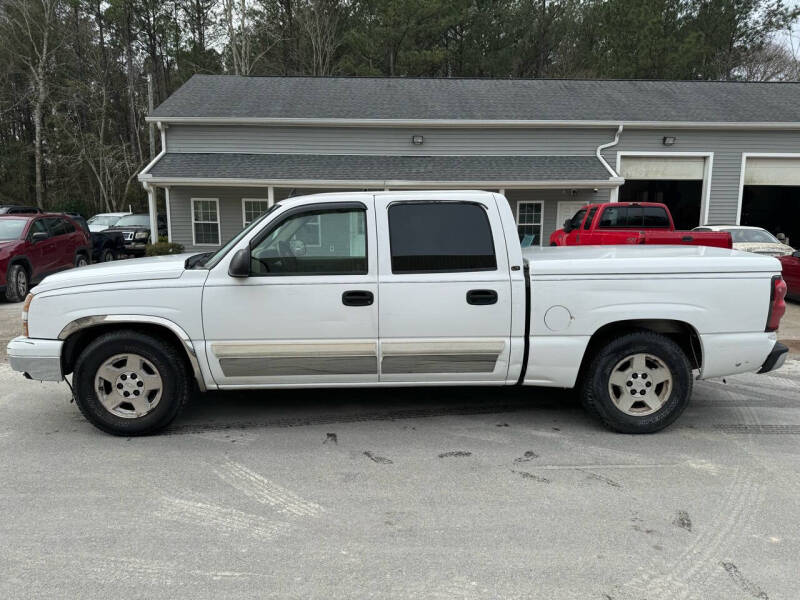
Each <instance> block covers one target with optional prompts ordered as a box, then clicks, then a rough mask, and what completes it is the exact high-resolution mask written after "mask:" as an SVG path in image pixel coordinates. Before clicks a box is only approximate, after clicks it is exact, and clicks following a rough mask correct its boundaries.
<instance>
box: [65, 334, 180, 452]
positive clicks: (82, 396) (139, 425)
mask: <svg viewBox="0 0 800 600" xmlns="http://www.w3.org/2000/svg"><path fill="white" fill-rule="evenodd" d="M126 353H133V354H136V355H139V356H141V357H143V358H144V359H146V360H147V361H149V362H150V363H151V364H152V366H153V367H155V369H156V370H157V373H158V375H159V376H160V377H161V380H162V382H163V389H162V391H161V397H160V400H159V401H158V404H157V405H156V406H155V407H154V408H153V409H152V411H151V412H148V413H147V414H145V415H144V416H141V417H132V418H124V417H120V416H117V415H115V414H113V413H112V412H110V411H109V410H107V409H106V408H105V407H104V406H103V404H102V403H101V402H100V399H99V397H98V394H99V391H98V390H97V389H95V377H96V375H97V372H98V369H99V368H100V367H101V366H102V365H103V364H104V363H105V362H106V361H107V360H109V359H110V358H111V357H113V356H115V355H118V354H126ZM73 386H74V390H75V392H74V393H75V403H76V404H77V405H78V408H79V409H80V411H81V413H83V416H84V417H86V418H87V419H88V420H89V421H90V422H91V423H92V424H93V425H94V426H95V427H97V428H98V429H101V430H102V431H105V432H106V433H110V434H112V435H122V436H137V435H148V434H152V433H156V432H158V431H160V430H161V429H164V428H165V427H166V426H167V425H169V424H170V423H171V422H172V421H173V420H174V419H175V417H177V416H178V414H179V413H180V411H181V409H182V408H183V407H184V406H185V404H186V402H187V401H188V399H189V394H190V391H191V390H192V389H193V386H192V382H191V380H190V378H189V373H188V371H187V368H186V362H185V361H184V359H183V356H182V355H181V354H180V351H179V350H178V349H176V348H175V347H174V346H173V345H172V344H170V343H168V342H166V341H164V340H161V339H159V338H156V337H153V336H150V335H146V334H142V333H139V332H137V331H133V330H119V331H113V332H111V333H106V334H103V335H101V336H100V337H98V338H97V339H95V340H94V341H92V342H91V343H90V344H89V345H88V346H86V348H85V349H84V350H83V352H81V354H80V356H79V357H78V360H77V361H76V363H75V370H74V374H73Z"/></svg>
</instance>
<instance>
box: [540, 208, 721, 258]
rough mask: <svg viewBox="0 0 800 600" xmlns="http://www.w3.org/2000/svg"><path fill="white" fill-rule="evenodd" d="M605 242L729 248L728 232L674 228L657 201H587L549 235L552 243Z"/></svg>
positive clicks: (554, 244) (588, 244)
mask: <svg viewBox="0 0 800 600" xmlns="http://www.w3.org/2000/svg"><path fill="white" fill-rule="evenodd" d="M608 244H677V245H689V246H715V247H718V248H731V246H732V241H731V236H730V234H727V233H722V232H719V233H718V232H697V233H695V232H693V231H676V230H675V224H674V222H673V221H672V215H671V214H670V212H669V208H667V206H666V205H664V204H659V203H657V202H606V203H603V204H589V205H588V206H586V207H584V208H582V209H580V210H579V211H578V212H577V213H575V215H574V216H573V217H572V218H571V219H567V220H566V221H564V228H563V229H558V230H556V231H554V232H553V233H552V234H551V235H550V245H551V246H597V245H608Z"/></svg>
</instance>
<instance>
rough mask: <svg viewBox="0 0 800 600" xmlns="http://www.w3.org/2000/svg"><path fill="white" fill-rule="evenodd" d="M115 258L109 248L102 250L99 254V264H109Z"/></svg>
mask: <svg viewBox="0 0 800 600" xmlns="http://www.w3.org/2000/svg"><path fill="white" fill-rule="evenodd" d="M115 258H116V256H115V255H114V251H113V250H112V249H111V248H104V249H103V252H102V253H101V254H100V262H111V261H112V260H114V259H115Z"/></svg>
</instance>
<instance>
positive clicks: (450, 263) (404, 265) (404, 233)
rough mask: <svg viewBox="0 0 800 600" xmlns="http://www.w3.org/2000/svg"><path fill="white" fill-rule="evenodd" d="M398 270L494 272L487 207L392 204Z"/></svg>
mask: <svg viewBox="0 0 800 600" xmlns="http://www.w3.org/2000/svg"><path fill="white" fill-rule="evenodd" d="M389 245H390V248H391V255H392V272H393V273H441V272H460V271H494V270H495V269H497V260H496V258H495V253H494V242H493V240H492V230H491V227H490V225H489V217H488V216H487V215H486V209H485V208H483V206H481V205H480V204H475V203H471V202H408V203H398V204H392V205H391V206H389Z"/></svg>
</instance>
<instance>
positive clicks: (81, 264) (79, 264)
mask: <svg viewBox="0 0 800 600" xmlns="http://www.w3.org/2000/svg"><path fill="white" fill-rule="evenodd" d="M88 264H89V263H88V262H86V258H84V257H83V256H80V257H78V261H77V263H76V264H75V266H76V267H79V268H80V267H85V266H86V265H88Z"/></svg>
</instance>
